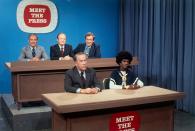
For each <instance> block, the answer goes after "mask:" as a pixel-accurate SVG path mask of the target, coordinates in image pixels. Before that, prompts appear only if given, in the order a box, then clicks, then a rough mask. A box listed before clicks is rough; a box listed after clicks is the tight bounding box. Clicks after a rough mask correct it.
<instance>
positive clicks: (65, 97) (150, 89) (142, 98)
mask: <svg viewBox="0 0 195 131" xmlns="http://www.w3.org/2000/svg"><path fill="white" fill-rule="evenodd" d="M42 96H43V100H44V101H45V102H46V103H47V104H48V105H49V106H51V107H52V108H53V109H54V110H55V111H56V112H58V113H69V112H78V111H87V110H96V109H105V108H113V107H121V106H130V105H139V104H146V103H155V102H163V101H174V100H177V99H179V98H182V97H183V96H184V93H182V92H176V91H172V90H167V89H163V88H159V87H154V86H145V87H143V88H140V89H136V90H121V89H118V90H112V89H110V90H103V91H102V92H100V93H98V94H76V93H66V92H64V93H50V94H43V95H42Z"/></svg>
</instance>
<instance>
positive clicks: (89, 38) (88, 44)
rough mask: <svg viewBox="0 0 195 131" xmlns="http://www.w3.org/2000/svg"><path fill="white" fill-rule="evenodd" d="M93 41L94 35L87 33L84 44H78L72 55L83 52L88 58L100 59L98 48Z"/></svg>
mask: <svg viewBox="0 0 195 131" xmlns="http://www.w3.org/2000/svg"><path fill="white" fill-rule="evenodd" d="M94 40H95V36H94V34H93V33H91V32H88V33H87V34H86V35H85V43H81V44H79V45H78V46H77V47H76V48H75V50H74V54H76V53H78V52H84V53H85V54H86V55H87V56H88V58H100V57H101V52H100V46H99V45H97V44H95V42H94Z"/></svg>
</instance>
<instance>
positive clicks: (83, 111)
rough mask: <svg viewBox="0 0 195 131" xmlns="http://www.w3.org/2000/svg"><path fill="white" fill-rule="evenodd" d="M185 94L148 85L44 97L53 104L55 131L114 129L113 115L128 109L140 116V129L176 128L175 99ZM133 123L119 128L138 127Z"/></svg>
mask: <svg viewBox="0 0 195 131" xmlns="http://www.w3.org/2000/svg"><path fill="white" fill-rule="evenodd" d="M183 96H184V94H183V93H181V92H176V91H171V90H167V89H163V88H159V87H154V86H145V87H143V88H140V89H137V90H111V89H110V90H103V91H102V92H100V93H98V94H76V93H75V94H74V93H66V92H64V93H51V94H43V100H44V101H45V102H46V103H47V104H48V105H49V106H51V107H52V131H113V129H111V128H112V126H110V123H111V121H112V117H113V116H114V115H116V114H118V113H119V114H120V113H125V112H127V113H136V114H137V115H138V116H139V119H140V121H137V122H136V123H134V124H136V125H137V128H139V131H173V122H174V101H175V100H177V99H180V98H182V97H183ZM138 116H136V117H138ZM121 118H123V117H121ZM119 120H121V121H122V120H125V119H117V120H116V121H119ZM121 121H119V122H121ZM114 122H115V121H114ZM117 126H118V125H117ZM117 126H116V127H117ZM127 126H129V127H128V128H127ZM131 126H133V125H132V123H131V122H129V123H125V125H124V124H123V126H121V125H120V126H118V129H117V130H116V131H137V130H138V129H135V128H133V127H131ZM114 131H115V130H114Z"/></svg>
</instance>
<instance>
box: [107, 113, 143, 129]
mask: <svg viewBox="0 0 195 131" xmlns="http://www.w3.org/2000/svg"><path fill="white" fill-rule="evenodd" d="M139 127H140V116H139V114H138V113H137V112H122V113H116V114H113V115H112V118H111V120H110V131H138V130H139Z"/></svg>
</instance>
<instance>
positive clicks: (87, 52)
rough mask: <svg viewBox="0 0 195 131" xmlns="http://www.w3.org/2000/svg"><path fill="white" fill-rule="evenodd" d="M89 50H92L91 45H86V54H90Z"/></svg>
mask: <svg viewBox="0 0 195 131" xmlns="http://www.w3.org/2000/svg"><path fill="white" fill-rule="evenodd" d="M89 50H90V47H89V46H86V48H85V51H84V52H85V54H86V55H89Z"/></svg>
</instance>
